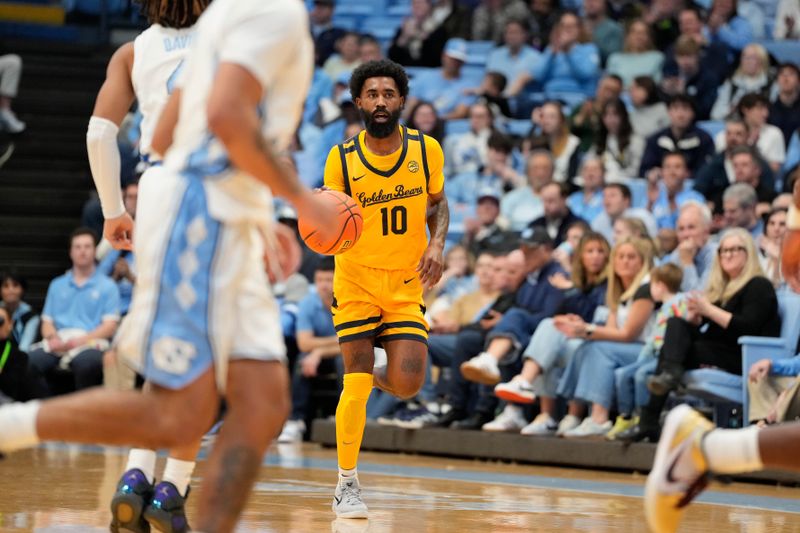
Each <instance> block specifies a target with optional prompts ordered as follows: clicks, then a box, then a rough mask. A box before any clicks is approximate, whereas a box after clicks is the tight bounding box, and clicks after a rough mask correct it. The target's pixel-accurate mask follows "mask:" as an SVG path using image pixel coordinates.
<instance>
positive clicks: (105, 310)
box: [29, 228, 120, 390]
mask: <svg viewBox="0 0 800 533" xmlns="http://www.w3.org/2000/svg"><path fill="white" fill-rule="evenodd" d="M69 255H70V259H71V260H72V268H71V269H70V270H68V271H67V272H66V274H63V275H61V276H59V277H57V278H55V279H54V280H53V281H52V282H50V287H49V288H48V289H47V298H46V299H45V303H44V311H43V312H42V337H43V338H44V341H43V342H42V343H41V345H40V346H39V347H37V348H35V349H32V350H31V352H30V354H29V361H30V364H31V366H33V367H34V368H35V369H36V370H37V371H38V372H39V373H40V374H42V375H43V376H45V377H46V378H47V377H50V374H51V373H52V372H53V371H54V370H56V369H57V368H59V367H61V368H62V369H63V370H69V371H71V372H72V374H73V378H74V384H75V389H76V390H80V389H84V388H87V387H92V386H95V385H100V384H101V383H102V382H103V351H104V350H105V349H107V348H108V345H109V341H110V340H111V338H112V337H113V335H114V332H115V331H116V330H117V324H118V323H119V305H120V302H119V290H118V289H117V286H116V284H115V283H114V282H113V281H112V280H111V278H109V277H108V276H105V275H104V274H101V273H100V272H99V271H98V270H97V268H96V267H95V263H94V257H95V237H94V234H93V233H92V232H91V230H88V229H85V228H79V229H77V230H75V231H74V232H73V234H72V238H71V241H70V252H69ZM34 346H36V345H34ZM48 385H49V384H48ZM47 388H48V389H49V387H47Z"/></svg>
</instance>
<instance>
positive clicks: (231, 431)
mask: <svg viewBox="0 0 800 533" xmlns="http://www.w3.org/2000/svg"><path fill="white" fill-rule="evenodd" d="M226 390H227V392H226V395H225V397H226V401H227V405H228V411H227V413H226V414H225V423H224V424H223V426H222V429H221V430H220V432H219V435H218V436H217V439H216V441H215V443H214V449H213V451H212V452H211V455H210V457H209V459H208V463H207V466H206V473H205V476H204V478H203V483H202V485H201V487H200V495H199V498H198V500H199V501H198V503H197V509H198V512H197V519H196V520H195V524H196V527H197V530H198V531H205V532H207V533H211V532H213V533H227V532H229V531H233V529H234V527H235V526H236V521H237V519H238V518H239V516H240V515H241V512H242V509H244V506H245V504H246V503H247V498H248V497H249V495H250V491H251V489H252V486H253V483H254V482H255V479H256V476H257V475H258V471H259V468H260V467H261V461H262V459H263V457H264V452H265V451H266V449H267V447H268V446H269V443H270V442H271V441H272V440H273V439H274V438H276V437H277V436H278V433H280V430H281V428H282V427H283V423H284V422H285V421H286V418H287V417H288V416H289V409H290V406H291V402H290V400H289V373H288V372H287V370H286V366H285V365H284V364H283V362H280V361H256V360H248V359H234V360H232V361H231V362H230V364H229V367H228V382H227V387H226Z"/></svg>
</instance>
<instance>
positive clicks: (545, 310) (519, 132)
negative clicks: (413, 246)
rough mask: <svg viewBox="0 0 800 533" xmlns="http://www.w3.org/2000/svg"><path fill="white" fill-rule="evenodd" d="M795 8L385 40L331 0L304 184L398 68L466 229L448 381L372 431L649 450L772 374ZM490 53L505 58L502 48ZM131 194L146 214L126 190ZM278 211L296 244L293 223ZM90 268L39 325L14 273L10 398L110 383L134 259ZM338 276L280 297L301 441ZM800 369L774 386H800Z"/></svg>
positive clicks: (384, 410)
mask: <svg viewBox="0 0 800 533" xmlns="http://www.w3.org/2000/svg"><path fill="white" fill-rule="evenodd" d="M795 4H796V2H789V1H786V0H781V1H780V2H777V5H773V3H770V2H759V1H756V0H739V1H738V2H737V1H736V0H713V1H703V2H696V3H695V2H691V1H688V0H686V1H672V0H652V1H650V2H643V1H641V2H640V1H635V0H625V1H614V2H607V1H606V0H583V1H582V2H581V1H574V0H573V1H562V2H558V1H557V0H549V1H546V0H532V1H531V2H530V3H528V2H523V1H522V0H480V1H470V2H459V1H456V0H412V1H411V3H410V9H409V13H408V16H407V17H406V18H405V19H403V20H402V21H398V24H397V29H396V33H395V35H394V37H392V38H390V39H384V40H383V41H381V40H380V39H378V38H376V37H375V36H374V35H372V34H371V30H374V28H370V27H369V26H360V27H357V28H353V27H351V26H349V27H338V26H337V18H336V8H337V6H336V4H335V3H334V2H333V0H315V1H314V2H313V6H312V9H311V11H310V19H311V31H312V35H313V37H314V41H315V45H316V65H317V68H316V71H315V74H314V78H313V82H312V87H311V90H310V93H309V97H308V99H307V102H306V107H305V110H304V114H303V121H302V124H301V126H300V128H299V129H298V132H297V136H296V139H295V144H294V154H293V155H294V161H295V164H296V166H297V169H298V173H299V175H300V176H301V178H302V179H303V180H304V181H305V182H306V183H307V184H309V185H312V186H319V185H320V184H321V183H322V171H323V167H324V160H325V157H326V155H327V153H328V150H329V148H330V146H332V145H333V144H336V143H339V142H342V141H344V140H345V139H346V138H349V137H351V136H353V135H355V134H357V133H358V131H359V130H360V129H361V122H360V117H359V114H358V112H357V110H355V108H354V105H353V103H352V102H351V101H350V95H349V91H348V87H347V86H348V78H349V74H350V72H351V71H352V69H354V68H355V67H356V66H358V65H360V64H362V63H363V62H365V61H369V60H372V59H377V58H382V57H384V54H385V55H386V56H388V57H389V58H391V59H393V60H395V61H397V62H399V63H401V64H403V65H404V66H406V67H408V72H409V74H410V76H411V88H410V93H409V97H408V100H407V102H406V105H405V110H404V113H403V119H404V121H405V123H406V124H408V125H409V126H410V127H412V128H416V129H419V130H420V131H422V132H423V133H425V134H427V135H430V136H432V137H434V138H436V139H437V140H439V141H440V142H441V143H442V146H443V148H444V153H445V168H444V171H445V179H446V182H445V190H446V192H447V195H448V199H449V205H450V209H451V231H450V234H449V235H448V249H447V256H446V267H445V274H444V277H443V279H442V281H441V282H440V283H439V284H438V285H437V286H436V287H435V288H433V289H432V290H430V291H428V292H427V293H426V294H425V299H426V304H427V309H428V312H427V318H428V322H429V325H430V333H431V335H430V339H429V354H430V357H429V372H428V379H427V380H426V384H425V386H424V387H423V389H422V391H421V392H420V394H419V396H418V397H417V398H416V399H415V400H413V401H411V402H400V401H399V400H397V399H394V398H391V397H390V396H388V395H386V394H382V393H380V392H379V391H375V392H374V394H373V397H372V398H371V400H370V403H369V409H368V415H369V417H370V418H374V419H377V420H378V421H379V422H380V423H383V424H393V425H398V426H401V427H408V428H419V427H423V426H429V425H433V426H440V427H445V426H446V427H453V428H457V429H483V430H485V431H518V432H521V433H522V434H526V435H547V434H553V435H556V434H557V435H559V436H563V437H566V438H582V437H590V436H601V435H605V436H606V437H607V438H612V439H623V440H641V439H648V438H649V439H653V438H655V436H656V435H657V433H658V428H659V417H660V414H661V411H662V409H663V407H664V405H665V402H666V401H667V399H668V397H669V394H670V393H671V392H672V391H673V390H675V389H676V388H678V387H679V384H680V380H681V377H682V375H683V374H684V373H685V372H686V371H688V370H691V369H695V368H699V367H706V366H712V367H715V368H718V369H721V370H724V371H726V372H730V373H733V374H740V375H741V374H742V373H745V374H746V373H748V372H749V371H751V370H750V369H747V368H741V347H740V346H739V344H738V343H737V338H738V337H739V336H742V335H762V336H763V335H777V334H778V333H779V327H780V316H779V314H778V304H777V301H778V297H777V296H776V295H777V294H779V293H780V292H781V291H785V290H788V289H787V288H786V287H785V286H784V283H783V280H782V279H781V273H780V268H779V263H780V248H781V243H782V238H783V234H784V232H785V221H786V210H787V207H788V204H789V202H790V201H791V199H790V196H789V195H788V194H787V193H788V192H790V191H791V190H792V188H793V187H794V183H795V181H796V179H797V176H798V172H799V171H798V164H800V130H798V128H800V70H798V67H797V66H796V65H795V64H792V63H778V62H777V61H775V60H774V58H772V57H771V56H770V55H769V54H768V53H767V51H766V49H765V48H764V46H762V45H761V44H759V43H758V40H759V39H763V38H769V37H770V36H772V37H773V38H774V39H788V38H796V37H797V32H798V31H800V30H798V27H800V25H798V24H796V23H795V21H796V20H797V17H800V12H798V10H797V6H796V5H795ZM798 22H800V21H798ZM475 41H479V42H481V43H483V44H486V42H490V43H489V46H488V48H487V47H484V48H483V52H482V53H483V55H482V56H480V54H478V55H476V52H475V50H476V49H477V48H476V47H475ZM481 58H482V59H481ZM0 68H1V67H0ZM2 88H3V85H0V94H3V92H2ZM3 102H4V101H3V100H0V108H2V105H3ZM1 112H2V111H1V110H0V113H1ZM133 117H134V118H133V119H132V121H131V122H133V124H134V128H133V129H134V130H135V122H136V119H135V115H134V116H133ZM123 131H125V132H126V133H124V135H126V142H123V143H122V145H123V146H125V147H126V149H127V150H129V151H131V152H135V135H133V136H130V135H129V134H128V133H127V132H128V131H130V130H129V129H127V128H123ZM130 138H133V139H134V142H133V143H132V144H131V143H130V142H127V141H128V140H129V139H130ZM139 170H141V169H139ZM131 174H135V171H131ZM125 199H126V207H127V208H128V209H129V211H130V212H131V213H133V212H135V201H136V185H135V179H131V177H130V176H128V177H127V178H126V188H125ZM277 207H278V208H277V209H276V213H277V214H278V221H279V223H282V224H287V225H288V226H289V227H292V228H294V229H296V216H295V215H294V213H293V211H292V209H291V207H289V206H285V205H278V206H277ZM96 211H97V210H96V206H95V208H92V206H91V205H90V206H88V207H87V209H86V210H85V213H84V215H85V217H84V221H85V222H86V223H87V224H88V225H92V224H94V227H98V222H99V221H98V220H97V212H96ZM70 254H71V259H72V262H73V267H72V269H71V270H70V271H69V272H68V273H67V274H65V275H64V276H61V277H59V278H56V279H55V280H53V283H52V284H51V287H50V291H49V292H48V297H47V303H46V304H45V308H44V311H43V313H42V317H41V325H39V324H38V322H37V321H38V320H39V319H38V317H37V316H36V314H35V313H34V312H33V311H32V310H31V309H30V306H27V305H26V304H25V303H24V302H23V301H22V295H23V294H24V288H25V282H24V278H23V277H21V276H19V275H17V274H14V273H9V274H7V275H6V276H4V277H3V282H2V283H3V284H2V287H3V293H2V299H3V310H0V319H3V321H0V334H2V335H0V337H2V336H5V338H7V339H10V342H12V343H13V346H14V350H15V352H14V353H15V354H17V353H19V355H18V356H16V355H15V357H16V358H17V359H19V360H22V359H23V358H26V359H27V362H26V363H25V364H20V365H19V368H22V369H23V371H21V372H22V374H21V375H23V378H20V379H24V380H26V381H25V383H27V384H29V388H28V389H26V392H24V393H21V392H20V391H19V390H15V389H13V387H12V388H3V387H5V385H4V383H5V381H4V380H0V390H2V392H3V393H4V394H6V395H8V396H10V397H12V398H13V397H15V396H19V395H21V394H22V395H24V394H35V395H47V394H54V393H57V392H59V391H61V390H62V389H63V388H64V386H65V384H66V385H71V386H72V387H73V388H81V387H85V386H90V385H94V384H98V383H99V382H101V381H102V373H103V372H102V371H103V355H102V350H103V349H104V348H105V347H106V346H107V342H108V340H109V339H111V337H112V335H113V332H114V329H115V327H116V324H117V321H118V320H119V317H120V316H123V315H124V313H125V312H126V310H127V307H128V305H129V303H130V292H131V288H132V286H133V285H134V284H135V262H134V257H133V256H132V255H131V254H125V253H120V252H116V251H113V250H108V249H107V246H105V245H104V244H102V243H101V244H100V245H99V247H98V248H97V250H95V246H94V241H93V240H92V239H91V238H90V237H89V233H87V232H86V231H78V232H76V234H75V235H74V236H73V239H72V243H71V251H70ZM95 254H97V259H98V260H99V265H98V266H97V267H95V261H94V258H95ZM333 268H334V267H333V262H332V261H331V260H330V259H329V258H320V257H318V256H316V255H315V254H313V253H311V252H310V251H308V250H307V249H306V250H304V258H303V265H302V268H301V271H300V273H298V274H295V275H293V276H291V277H290V278H289V279H287V280H283V281H282V282H281V283H279V284H278V285H277V286H276V287H275V293H276V295H277V297H278V299H279V302H280V304H281V313H282V324H283V328H284V336H285V338H286V340H287V345H288V346H289V347H290V353H291V355H292V357H291V366H292V368H291V370H292V373H293V382H292V384H293V386H292V389H293V411H292V416H291V419H290V420H289V422H287V424H286V427H285V428H284V431H283V433H282V434H281V437H280V440H282V441H297V440H299V439H301V438H302V437H303V434H304V432H305V431H306V429H307V427H308V426H307V423H308V421H309V420H310V419H311V418H313V417H314V416H316V415H317V414H318V413H319V408H318V406H315V405H314V402H315V398H316V397H317V395H316V392H318V391H319V390H322V389H320V387H323V386H324V385H323V383H324V381H325V379H326V378H330V377H331V376H332V378H331V381H333V382H334V383H335V381H336V376H337V375H339V376H340V375H341V372H342V368H341V364H340V358H339V357H338V356H339V350H338V344H337V342H336V339H335V331H334V330H333V327H332V323H331V318H330V312H329V307H330V302H331V301H332V298H333V294H332V285H331V279H332V274H333ZM112 293H113V294H112ZM4 321H7V322H8V323H10V324H12V326H11V327H10V328H8V327H5V326H4V325H3V323H4ZM4 328H5V329H4ZM37 341H38V342H37ZM106 363H107V364H108V360H106ZM758 364H759V365H760V366H759V367H758V368H756V369H753V370H752V372H753V373H754V374H753V375H756V374H755V373H757V370H758V369H762V370H763V368H764V366H765V364H764V363H758ZM796 366H797V365H794V366H792V364H785V365H781V364H775V365H774V366H769V368H768V370H770V369H775V372H774V373H775V374H776V375H780V376H787V375H792V374H791V373H792V372H793V371H794V374H793V375H795V376H796V375H797V374H798V371H797V370H796ZM792 369H794V370H792ZM768 374H769V372H763V371H762V372H761V373H760V374H758V375H759V376H762V375H763V380H762V381H758V380H754V383H755V382H758V386H757V387H756V385H754V386H753V390H757V392H758V394H759V395H760V397H761V398H762V402H761V404H760V405H761V406H760V407H759V408H756V409H754V410H753V412H752V413H751V418H752V421H756V420H760V419H764V418H767V416H766V415H764V413H767V412H770V409H769V402H770V401H771V400H770V398H772V400H774V398H775V396H776V395H777V394H780V393H781V392H782V391H783V390H785V389H788V388H791V387H790V385H788V384H787V383H786V382H785V381H781V380H777V378H774V376H773V377H772V378H770V377H769V375H768ZM65 375H70V376H71V379H72V381H73V382H72V383H65V379H64V376H65ZM317 399H318V398H317ZM750 421H751V420H745V421H744V422H745V423H747V422H750Z"/></svg>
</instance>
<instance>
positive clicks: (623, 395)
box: [614, 358, 658, 415]
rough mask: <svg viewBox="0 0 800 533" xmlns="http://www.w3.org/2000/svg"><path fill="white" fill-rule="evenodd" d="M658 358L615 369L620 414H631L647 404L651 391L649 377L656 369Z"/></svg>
mask: <svg viewBox="0 0 800 533" xmlns="http://www.w3.org/2000/svg"><path fill="white" fill-rule="evenodd" d="M657 365H658V359H655V358H654V359H644V360H642V361H636V362H635V363H632V364H630V365H626V366H623V367H622V368H618V369H616V370H615V371H614V381H615V382H616V387H617V409H618V410H619V413H620V414H623V415H631V414H633V413H634V411H636V410H637V409H641V408H642V407H644V406H645V405H647V401H648V400H649V399H650V391H648V390H647V378H648V376H650V375H651V374H653V373H654V372H655V371H656V366H657Z"/></svg>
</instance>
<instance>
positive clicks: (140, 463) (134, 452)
mask: <svg viewBox="0 0 800 533" xmlns="http://www.w3.org/2000/svg"><path fill="white" fill-rule="evenodd" d="M134 468H138V469H139V470H141V471H142V473H143V474H144V475H145V477H147V481H149V482H150V483H152V482H153V480H154V479H155V475H156V452H155V450H144V449H142V448H132V449H131V451H130V452H128V464H127V465H126V466H125V471H126V472H127V471H128V470H133V469H134Z"/></svg>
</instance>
